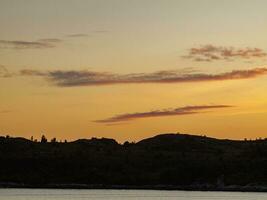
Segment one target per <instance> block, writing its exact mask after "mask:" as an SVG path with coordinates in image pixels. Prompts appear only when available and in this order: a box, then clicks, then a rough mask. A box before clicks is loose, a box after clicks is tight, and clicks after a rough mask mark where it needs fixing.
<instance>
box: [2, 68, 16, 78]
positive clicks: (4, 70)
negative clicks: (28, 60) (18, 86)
mask: <svg viewBox="0 0 267 200" xmlns="http://www.w3.org/2000/svg"><path fill="white" fill-rule="evenodd" d="M12 76H13V74H12V73H10V72H9V71H8V70H7V68H6V67H5V66H3V65H0V78H9V77H12Z"/></svg>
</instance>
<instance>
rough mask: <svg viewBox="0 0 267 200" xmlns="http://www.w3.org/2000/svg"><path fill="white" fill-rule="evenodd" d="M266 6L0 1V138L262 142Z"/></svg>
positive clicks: (260, 0) (266, 97)
mask: <svg viewBox="0 0 267 200" xmlns="http://www.w3.org/2000/svg"><path fill="white" fill-rule="evenodd" d="M266 6H267V2H266V1H264V0H255V1H249V0H247V1H246V0H242V1H241V0H236V1H231V0H226V1H214V0H203V1H201V3H200V2H196V1H193V0H179V1H168V3H167V2H166V1H163V0H156V1H152V0H145V1H141V0H140V1H138V0H137V1H130V2H126V1H120V0H111V1H102V0H97V1H93V0H91V1H83V0H75V1H74V0H58V1H53V0H47V1H41V0H28V1H27V3H25V2H23V1H19V0H17V1H16V0H13V1H10V0H3V1H1V2H0V26H1V32H0V134H1V135H6V134H9V135H11V136H22V137H27V138H30V137H31V136H34V138H38V139H39V138H40V136H41V135H42V134H45V135H46V136H47V137H48V138H52V137H57V138H58V139H68V140H74V139H77V138H91V137H108V138H115V139H116V140H118V141H119V142H123V141H125V140H130V141H138V140H140V139H142V138H145V137H150V136H152V135H155V134H158V133H167V132H183V133H189V134H201V135H207V136H211V137H218V138H233V139H244V138H253V139H254V138H258V137H262V138H264V137H267V132H266V130H267V123H266V120H267V93H266V91H267V38H266V35H267V28H266V27H267V13H266V9H265V8H266ZM225 10H227V15H226V13H225Z"/></svg>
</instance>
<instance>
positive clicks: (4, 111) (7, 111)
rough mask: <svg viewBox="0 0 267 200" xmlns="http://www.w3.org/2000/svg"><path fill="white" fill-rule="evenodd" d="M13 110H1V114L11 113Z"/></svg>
mask: <svg viewBox="0 0 267 200" xmlns="http://www.w3.org/2000/svg"><path fill="white" fill-rule="evenodd" d="M10 112H12V110H0V114H5V113H10Z"/></svg>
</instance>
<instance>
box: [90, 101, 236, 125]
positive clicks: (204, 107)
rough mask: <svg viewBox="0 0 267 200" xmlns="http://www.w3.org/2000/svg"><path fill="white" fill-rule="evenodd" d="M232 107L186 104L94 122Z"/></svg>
mask: <svg viewBox="0 0 267 200" xmlns="http://www.w3.org/2000/svg"><path fill="white" fill-rule="evenodd" d="M229 107H233V106H230V105H200V106H186V107H179V108H174V109H164V110H154V111H149V112H139V113H138V112H137V113H126V114H121V115H116V116H114V117H111V118H107V119H102V120H96V121H94V122H96V123H117V122H122V121H129V120H135V119H140V118H149V117H166V116H177V115H192V114H199V113H203V111H206V110H210V109H220V108H229Z"/></svg>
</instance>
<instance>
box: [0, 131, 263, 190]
mask: <svg viewBox="0 0 267 200" xmlns="http://www.w3.org/2000/svg"><path fill="white" fill-rule="evenodd" d="M0 163H1V165H0V186H1V187H46V188H144V189H145V188H150V189H188V190H242V191H267V187H266V186H267V140H253V141H234V140H220V139H215V138H209V137H204V136H194V135H185V134H162V135H157V136H155V137H152V138H148V139H144V140H141V141H139V142H137V143H129V142H125V143H124V144H119V143H117V142H116V141H115V140H113V139H107V138H102V139H97V138H92V139H80V140H77V141H73V142H65V143H59V142H42V143H41V142H33V141H30V140H27V139H24V138H6V137H0Z"/></svg>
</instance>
